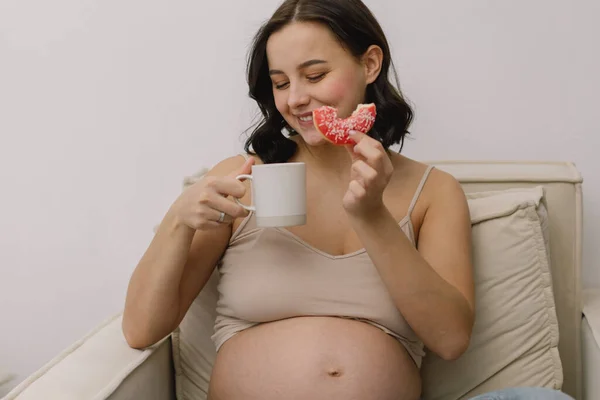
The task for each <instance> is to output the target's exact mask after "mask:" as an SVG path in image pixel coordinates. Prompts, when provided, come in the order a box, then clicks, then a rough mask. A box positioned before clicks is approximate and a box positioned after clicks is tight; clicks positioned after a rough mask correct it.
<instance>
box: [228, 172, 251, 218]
mask: <svg viewBox="0 0 600 400" xmlns="http://www.w3.org/2000/svg"><path fill="white" fill-rule="evenodd" d="M235 179H237V180H238V181H243V180H245V179H250V180H251V181H252V179H253V178H252V175H238V176H236V177H235ZM233 199H234V200H235V202H236V203H238V204H239V205H240V206H242V207H243V208H245V209H246V210H248V211H254V212H256V207H254V206H247V205H245V204H242V202H241V201H240V200H239V199H238V198H237V197H234V198H233Z"/></svg>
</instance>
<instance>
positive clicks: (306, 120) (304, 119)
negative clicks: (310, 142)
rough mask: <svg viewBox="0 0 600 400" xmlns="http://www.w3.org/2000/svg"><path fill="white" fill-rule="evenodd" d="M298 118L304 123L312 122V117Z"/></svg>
mask: <svg viewBox="0 0 600 400" xmlns="http://www.w3.org/2000/svg"><path fill="white" fill-rule="evenodd" d="M298 118H299V119H300V121H304V122H312V120H313V117H312V115H311V116H308V117H298Z"/></svg>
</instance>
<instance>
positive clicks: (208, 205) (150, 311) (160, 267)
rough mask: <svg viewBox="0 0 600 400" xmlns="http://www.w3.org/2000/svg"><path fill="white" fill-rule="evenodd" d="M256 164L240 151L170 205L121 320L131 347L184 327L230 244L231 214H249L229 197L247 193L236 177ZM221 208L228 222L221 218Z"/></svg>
mask: <svg viewBox="0 0 600 400" xmlns="http://www.w3.org/2000/svg"><path fill="white" fill-rule="evenodd" d="M252 164H253V160H252V158H250V159H249V160H248V161H246V162H243V159H242V157H241V156H238V157H232V158H229V159H227V160H225V161H223V162H221V163H219V164H218V165H217V166H215V167H214V168H213V169H212V170H211V171H210V172H209V173H207V174H206V175H205V177H204V178H202V179H201V180H200V181H199V182H197V183H195V184H194V185H192V186H190V187H189V188H187V189H186V190H185V191H184V192H183V193H182V194H181V195H180V196H179V197H178V198H177V200H176V201H175V202H174V203H173V205H172V206H171V207H170V208H169V211H168V212H167V213H166V215H165V217H164V218H163V220H162V222H161V224H160V226H159V227H158V230H157V231H156V234H155V235H154V238H153V239H152V242H151V243H150V246H149V247H148V249H147V250H146V252H145V253H144V255H143V256H142V258H141V260H140V262H139V263H138V265H137V267H136V268H135V270H134V272H133V274H132V276H131V279H130V281H129V287H128V289H127V297H126V300H125V309H124V311H123V323H122V328H123V333H124V335H125V339H126V340H127V343H128V344H129V346H131V347H133V348H145V347H148V346H151V345H153V344H154V343H156V342H158V341H159V340H160V339H162V338H163V337H165V336H167V335H168V334H169V333H171V332H172V331H173V330H174V329H175V328H176V327H177V326H179V324H180V323H181V320H182V319H183V317H184V316H185V314H186V312H187V310H188V309H189V307H190V306H191V304H192V302H193V301H194V299H195V298H196V297H197V296H198V293H200V290H202V288H203V287H204V285H205V284H206V282H207V281H208V279H209V278H210V276H211V274H212V272H213V270H214V268H215V265H216V264H217V262H218V261H219V259H220V258H221V256H222V255H223V253H224V251H225V249H226V248H227V244H228V242H229V239H230V238H231V234H232V231H231V219H232V217H233V218H242V217H245V216H246V215H247V211H246V210H244V209H243V208H242V207H240V206H239V205H238V204H236V203H235V202H233V201H232V200H230V199H228V198H227V196H233V197H237V198H241V197H243V196H244V194H245V192H246V187H245V185H244V184H243V183H241V182H240V181H238V180H236V179H235V176H237V175H240V174H249V173H250V171H251V167H252ZM221 211H222V212H225V213H226V214H227V215H228V216H229V217H228V220H227V221H226V223H219V222H217V220H218V219H219V216H220V213H221Z"/></svg>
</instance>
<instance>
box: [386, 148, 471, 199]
mask: <svg viewBox="0 0 600 400" xmlns="http://www.w3.org/2000/svg"><path fill="white" fill-rule="evenodd" d="M391 159H392V163H393V165H394V171H395V173H394V176H393V177H392V180H393V182H394V183H396V184H400V185H401V186H404V187H406V186H410V187H414V186H416V185H418V184H419V183H421V181H422V180H423V179H424V178H425V174H426V173H427V170H428V169H431V171H430V172H429V175H428V176H427V180H426V181H425V186H424V187H423V193H422V195H421V198H420V202H421V203H422V204H421V206H422V207H423V206H425V207H424V208H428V207H427V206H429V205H431V204H432V203H434V202H435V201H445V200H446V201H447V200H448V196H450V197H452V198H455V199H458V200H459V201H461V199H462V200H464V199H465V195H464V192H463V189H462V186H461V184H460V182H458V180H457V179H456V178H455V177H454V176H452V175H450V174H449V173H447V172H445V171H442V170H440V169H437V168H431V166H430V165H428V164H424V163H422V162H419V161H416V160H413V159H410V158H408V157H405V156H402V155H399V154H393V155H392V157H391Z"/></svg>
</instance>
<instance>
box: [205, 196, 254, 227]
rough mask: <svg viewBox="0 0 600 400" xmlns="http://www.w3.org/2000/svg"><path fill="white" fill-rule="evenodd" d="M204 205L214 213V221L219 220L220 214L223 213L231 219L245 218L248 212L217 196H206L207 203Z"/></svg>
mask: <svg viewBox="0 0 600 400" xmlns="http://www.w3.org/2000/svg"><path fill="white" fill-rule="evenodd" d="M205 205H207V206H208V207H210V208H212V209H213V210H215V211H216V213H217V214H216V218H214V220H215V221H216V220H218V219H219V216H220V213H221V212H224V213H225V214H227V216H229V217H231V218H245V217H247V216H248V211H247V210H246V209H245V208H244V207H242V206H240V205H239V204H237V203H235V202H233V201H231V200H229V199H228V198H226V197H223V196H221V195H218V194H215V195H214V196H208V201H207V202H206V204H205ZM211 219H213V218H211Z"/></svg>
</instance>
